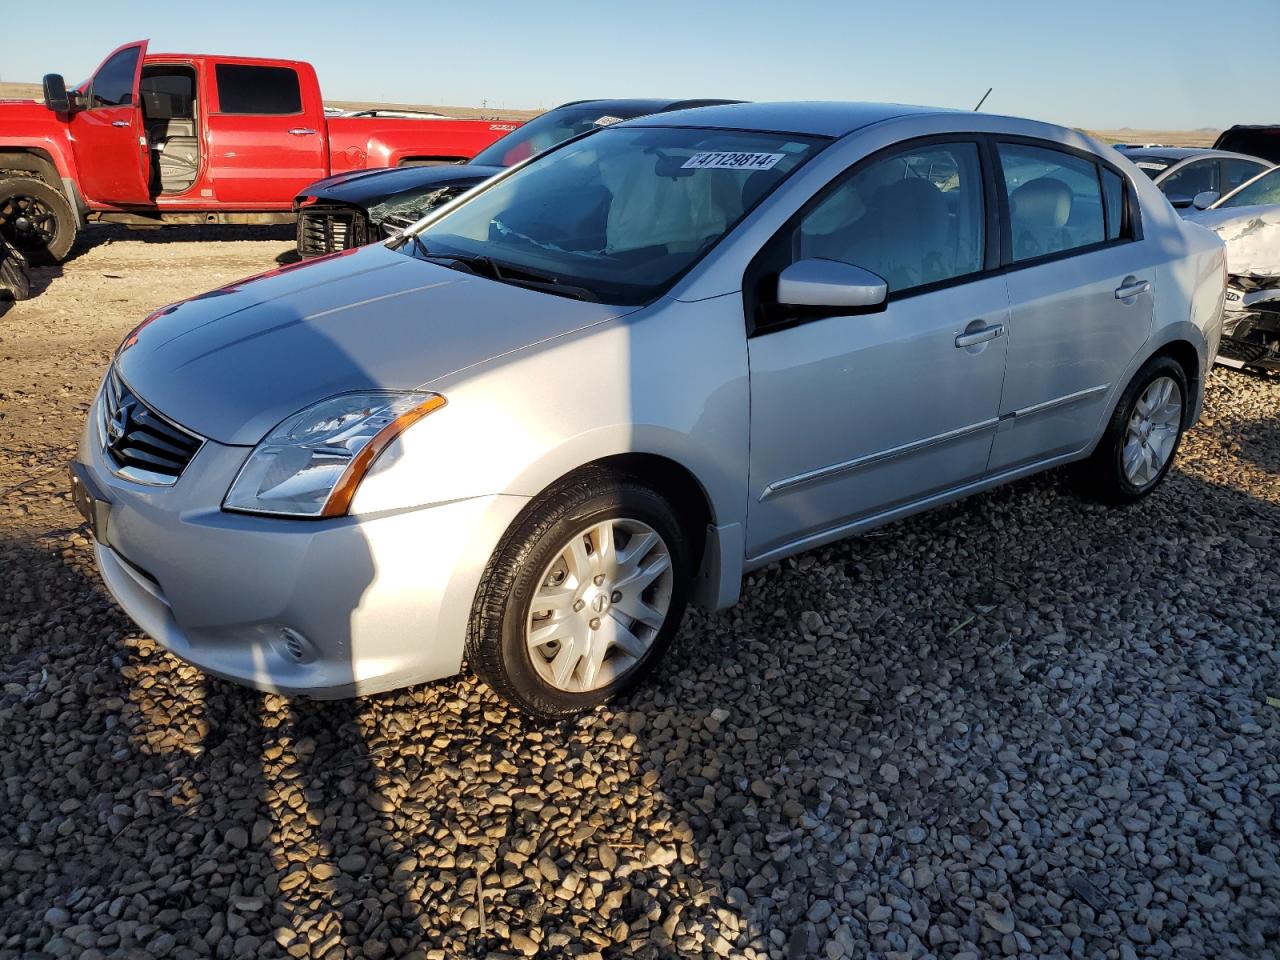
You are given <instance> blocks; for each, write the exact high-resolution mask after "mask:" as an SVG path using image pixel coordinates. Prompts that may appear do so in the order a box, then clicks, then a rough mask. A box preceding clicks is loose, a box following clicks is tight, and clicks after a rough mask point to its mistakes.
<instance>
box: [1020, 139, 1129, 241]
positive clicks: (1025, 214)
mask: <svg viewBox="0 0 1280 960" xmlns="http://www.w3.org/2000/svg"><path fill="white" fill-rule="evenodd" d="M999 151H1000V167H1001V170H1002V172H1003V174H1004V183H1005V190H1006V191H1007V193H1008V197H1009V221H1010V224H1009V225H1010V228H1011V236H1010V246H1011V252H1012V255H1013V260H1014V262H1018V261H1022V260H1034V259H1036V258H1037V257H1045V256H1049V255H1051V254H1055V253H1061V252H1063V251H1067V250H1075V249H1078V248H1080V247H1087V246H1091V245H1092V244H1097V243H1102V242H1104V241H1105V239H1106V236H1107V233H1106V227H1105V222H1104V215H1103V207H1102V189H1101V186H1100V184H1099V181H1098V169H1099V168H1098V165H1097V164H1095V163H1093V162H1092V161H1090V160H1085V159H1084V158H1082V157H1077V156H1075V155H1073V154H1069V153H1064V152H1063V151H1061V150H1052V149H1049V148H1045V147H1033V146H1027V145H1025V144H1020V143H1002V144H1000V145H999Z"/></svg>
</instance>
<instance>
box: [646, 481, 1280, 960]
mask: <svg viewBox="0 0 1280 960" xmlns="http://www.w3.org/2000/svg"><path fill="white" fill-rule="evenodd" d="M1224 479H1225V478H1224ZM1205 504H1208V505H1210V507H1211V510H1208V511H1206V510H1205ZM1260 529H1261V530H1269V531H1274V530H1277V529H1280V504H1278V503H1276V502H1274V501H1270V500H1265V501H1264V500H1259V499H1257V498H1255V497H1252V496H1250V495H1248V494H1246V493H1244V492H1241V491H1238V490H1235V489H1230V488H1228V487H1226V486H1217V485H1213V484H1207V483H1205V482H1204V481H1203V480H1202V479H1199V478H1196V477H1192V476H1189V475H1186V474H1181V473H1175V474H1174V475H1173V476H1171V477H1170V481H1169V483H1168V484H1167V485H1166V486H1165V487H1164V488H1163V489H1162V491H1161V492H1160V493H1158V494H1157V495H1155V496H1154V497H1152V498H1151V499H1149V500H1148V501H1146V502H1144V503H1143V504H1140V505H1138V506H1137V507H1134V508H1132V509H1129V510H1124V511H1112V510H1108V509H1106V508H1102V507H1098V506H1095V505H1092V504H1085V503H1082V502H1081V501H1079V500H1077V499H1076V498H1075V497H1074V496H1072V495H1071V494H1070V493H1068V492H1066V491H1065V490H1064V489H1062V488H1061V486H1060V484H1059V483H1058V482H1057V481H1056V479H1055V478H1054V477H1040V478H1035V479H1032V480H1028V481H1024V482H1021V483H1017V484H1014V485H1012V486H1010V487H1008V488H1005V489H1002V490H998V491H995V492H993V493H990V494H986V495H983V496H979V497H975V498H973V499H971V500H968V501H965V502H963V503H961V504H957V505H954V506H952V507H949V508H944V509H942V510H939V511H935V512H933V513H930V514H926V515H922V516H920V517H917V518H915V519H912V520H908V521H904V522H901V523H897V524H894V525H892V526H890V527H887V528H885V529H884V530H882V531H879V532H877V533H875V534H873V535H872V536H869V537H864V538H861V539H855V540H851V541H847V542H844V543H839V544H835V545H832V546H830V547H826V548H823V549H819V550H815V551H812V552H810V553H807V554H803V555H800V556H798V557H795V558H792V559H790V560H788V561H785V562H783V563H780V564H775V565H773V566H771V567H769V568H766V569H764V570H761V571H759V572H756V573H754V574H752V575H751V576H750V577H749V578H748V581H747V583H746V584H745V585H744V593H743V600H742V601H741V603H740V604H739V606H738V607H736V608H734V609H732V610H730V611H727V612H724V613H721V614H719V615H717V616H714V617H706V616H702V615H698V614H694V615H692V616H691V617H690V619H689V621H688V622H687V623H686V625H685V627H684V629H683V630H682V633H681V636H680V638H679V639H678V640H677V643H676V648H675V649H674V650H673V654H672V655H671V656H670V658H669V660H668V662H667V663H666V665H665V666H664V668H663V669H662V670H661V671H660V675H659V677H658V678H656V679H655V681H654V682H652V683H651V684H649V685H647V686H646V687H645V688H643V689H642V690H640V691H638V692H637V694H636V695H635V698H634V699H635V703H634V707H635V708H636V709H638V710H639V711H640V712H641V713H643V714H644V715H645V717H646V718H647V722H646V726H645V729H646V731H648V730H649V729H650V728H651V727H652V725H653V718H654V717H655V716H658V717H661V718H663V719H662V725H663V729H662V731H661V732H659V733H657V734H654V735H652V736H650V735H648V734H647V733H646V736H648V737H649V748H650V749H651V750H654V751H657V752H658V755H657V758H656V759H657V762H658V769H660V770H661V771H662V776H661V780H660V783H659V788H660V789H662V790H663V791H664V792H665V793H666V794H667V795H668V796H669V797H670V798H671V802H672V805H674V806H676V807H681V808H683V809H685V810H688V811H690V812H691V813H692V814H693V816H692V818H691V820H690V823H691V825H692V827H693V829H694V831H695V834H696V837H697V840H696V843H697V848H696V852H695V854H694V856H693V859H694V860H695V862H697V863H699V864H700V865H701V872H702V874H703V875H710V876H718V877H720V878H723V884H724V888H723V895H724V897H725V898H726V900H727V902H728V903H729V904H730V905H731V906H732V907H733V908H735V909H736V910H737V911H738V912H739V915H740V917H741V919H742V921H743V930H744V934H743V936H744V938H746V939H747V940H751V941H753V942H756V943H757V944H758V946H759V947H760V948H765V947H771V948H772V949H774V950H778V951H784V952H785V955H788V956H793V957H808V956H849V957H855V956H856V957H861V956H864V955H867V954H868V953H869V952H870V953H872V954H873V955H885V954H888V955H897V954H900V955H902V956H904V957H905V956H917V955H920V954H921V953H924V952H937V953H939V954H941V955H948V954H949V953H951V952H954V951H956V950H961V951H964V950H968V951H974V952H975V955H976V954H981V953H983V952H985V951H988V950H991V949H996V950H997V951H999V952H1003V953H1005V954H1012V953H1021V954H1024V955H1036V956H1039V955H1043V954H1046V953H1055V954H1057V953H1059V952H1060V953H1062V954H1067V953H1071V954H1073V955H1074V953H1075V952H1078V951H1083V955H1089V956H1092V955H1095V954H1098V955H1101V953H1102V952H1104V951H1107V950H1114V949H1115V948H1116V947H1117V946H1118V945H1121V944H1124V945H1125V946H1126V947H1127V948H1129V949H1137V950H1139V951H1143V950H1144V949H1145V948H1146V945H1149V944H1151V943H1153V942H1164V943H1166V944H1167V945H1170V946H1172V947H1173V948H1174V952H1175V953H1177V954H1178V955H1180V956H1193V955H1194V956H1222V955H1224V954H1226V953H1230V952H1231V951H1232V950H1241V951H1246V952H1255V951H1256V950H1257V949H1259V948H1260V947H1262V946H1263V944H1264V943H1265V942H1266V940H1267V937H1269V936H1274V935H1275V933H1276V932H1277V929H1280V928H1278V926H1277V919H1276V911H1275V910H1271V909H1265V908H1264V909H1262V912H1261V913H1259V912H1258V911H1259V908H1260V905H1261V904H1262V903H1265V902H1268V899H1269V898H1270V899H1271V900H1272V901H1274V897H1275V896H1276V895H1277V894H1280V871H1277V869H1276V866H1275V856H1276V851H1277V834H1276V832H1275V831H1276V828H1277V827H1280V821H1277V820H1276V819H1274V818H1275V817H1276V807H1275V803H1276V802H1277V800H1276V797H1277V796H1278V795H1280V777H1278V775H1277V772H1276V771H1277V762H1278V761H1280V751H1278V750H1277V747H1276V742H1275V738H1274V732H1275V730H1276V720H1275V718H1274V717H1273V715H1272V713H1268V710H1269V708H1268V707H1267V706H1265V698H1266V696H1267V695H1268V694H1272V695H1274V694H1275V693H1276V691H1277V690H1280V682H1278V681H1280V676H1278V673H1277V671H1278V668H1280V656H1278V654H1277V647H1276V633H1275V610H1276V607H1275V604H1274V585H1275V583H1276V582H1277V579H1276V578H1277V574H1280V563H1278V562H1277V559H1276V551H1275V549H1274V548H1275V545H1276V544H1275V541H1273V540H1271V539H1270V537H1271V534H1270V533H1267V534H1265V535H1264V536H1263V537H1261V538H1258V533H1257V531H1259V530H1260ZM1250 538H1254V539H1250ZM1268 730H1269V731H1271V733H1267V731H1268ZM664 749H665V751H666V752H665V753H663V752H662V751H663V750H664ZM1245 836H1249V837H1254V838H1256V839H1255V840H1254V841H1251V842H1250V843H1252V844H1256V846H1252V847H1251V845H1250V843H1242V842H1241V838H1242V837H1245ZM1263 838H1265V839H1263ZM737 945H738V946H739V947H741V946H743V945H744V940H742V939H740V940H738V941H737Z"/></svg>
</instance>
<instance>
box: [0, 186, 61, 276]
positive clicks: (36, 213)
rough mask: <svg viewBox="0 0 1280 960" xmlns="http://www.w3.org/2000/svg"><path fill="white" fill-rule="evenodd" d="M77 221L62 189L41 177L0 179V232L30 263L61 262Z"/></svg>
mask: <svg viewBox="0 0 1280 960" xmlns="http://www.w3.org/2000/svg"><path fill="white" fill-rule="evenodd" d="M78 230H79V222H78V221H77V219H76V215H75V211H73V210H72V209H71V204H70V203H68V202H67V198H66V197H65V196H63V194H62V191H60V190H57V189H56V188H54V187H51V186H49V184H47V183H45V182H44V181H42V180H34V179H32V178H30V177H11V178H9V179H5V180H0V233H3V234H4V238H5V239H6V240H8V241H9V243H11V244H12V245H13V246H14V247H15V248H16V249H17V250H18V251H19V252H20V253H21V254H22V255H23V256H25V257H26V258H27V260H28V261H29V262H31V263H33V264H52V263H61V262H62V261H63V260H64V259H66V256H67V254H68V253H70V252H71V247H72V245H73V244H74V243H75V242H76V232H77V231H78Z"/></svg>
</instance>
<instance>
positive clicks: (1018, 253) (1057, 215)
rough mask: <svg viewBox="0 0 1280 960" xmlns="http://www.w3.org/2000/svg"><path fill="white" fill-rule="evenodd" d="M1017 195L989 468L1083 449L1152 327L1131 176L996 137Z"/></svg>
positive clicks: (1147, 261) (1148, 267)
mask: <svg viewBox="0 0 1280 960" xmlns="http://www.w3.org/2000/svg"><path fill="white" fill-rule="evenodd" d="M998 150H999V154H1000V166H1001V169H1002V180H1003V181H1004V185H1005V189H1006V190H1007V195H1008V210H1009V221H1010V228H1011V229H1010V230H1009V231H1008V234H1009V245H1008V249H1007V250H1006V257H1007V259H1009V260H1011V261H1012V263H1011V269H1010V270H1009V273H1008V276H1007V280H1008V284H1009V299H1010V304H1011V310H1010V317H1009V372H1008V375H1007V376H1006V377H1005V388H1004V397H1003V399H1002V401H1001V409H1000V416H1001V422H1000V430H999V432H998V433H997V435H996V441H995V444H994V446H993V448H992V451H991V470H992V472H993V473H999V472H1002V471H1006V470H1011V469H1017V468H1018V467H1021V466H1024V465H1027V464H1030V463H1034V462H1037V461H1042V460H1046V459H1051V458H1053V457H1056V456H1062V455H1066V454H1070V453H1074V452H1077V451H1079V450H1081V449H1083V448H1084V447H1087V446H1088V445H1089V444H1090V443H1092V442H1093V441H1094V440H1095V439H1096V438H1097V437H1098V435H1099V434H1100V432H1101V430H1102V419H1103V417H1104V416H1105V414H1106V412H1107V410H1108V409H1109V405H1110V403H1111V398H1112V397H1114V395H1115V393H1116V391H1118V390H1122V389H1123V388H1124V386H1125V385H1124V384H1123V383H1121V382H1119V381H1120V380H1121V379H1122V378H1123V376H1124V373H1125V370H1126V369H1127V367H1128V365H1129V363H1130V361H1131V360H1132V359H1133V357H1134V356H1135V355H1136V354H1137V353H1138V352H1139V348H1140V347H1141V346H1142V344H1143V342H1145V341H1146V339H1147V337H1148V336H1150V334H1151V321H1152V310H1153V307H1154V303H1155V300H1154V289H1153V287H1154V283H1155V278H1156V259H1157V257H1158V256H1159V254H1158V253H1155V252H1153V251H1152V250H1151V249H1150V245H1149V244H1147V243H1146V242H1145V241H1142V240H1135V239H1133V237H1135V236H1136V224H1135V223H1134V218H1133V217H1132V216H1131V213H1130V202H1131V201H1130V196H1129V193H1130V188H1128V187H1127V186H1126V185H1125V181H1124V178H1123V177H1122V176H1121V175H1120V174H1119V173H1117V172H1116V171H1114V170H1112V169H1110V168H1109V167H1107V166H1105V165H1101V164H1098V163H1096V162H1094V161H1093V160H1090V159H1088V158H1087V157H1085V156H1080V155H1076V154H1071V153H1066V152H1063V151H1059V150H1056V149H1050V148H1048V147H1040V146H1036V145H1032V144H1026V143H1002V144H999V145H998Z"/></svg>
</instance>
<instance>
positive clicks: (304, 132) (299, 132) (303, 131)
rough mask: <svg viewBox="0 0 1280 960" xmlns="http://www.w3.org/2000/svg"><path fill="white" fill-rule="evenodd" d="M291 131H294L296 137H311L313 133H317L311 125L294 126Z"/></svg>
mask: <svg viewBox="0 0 1280 960" xmlns="http://www.w3.org/2000/svg"><path fill="white" fill-rule="evenodd" d="M289 132H290V133H292V134H293V135H294V136H295V137H309V136H311V134H313V133H315V132H316V131H314V130H312V129H311V128H310V127H293V128H291V129H290V130H289Z"/></svg>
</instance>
